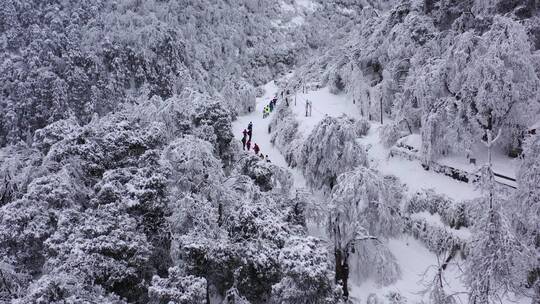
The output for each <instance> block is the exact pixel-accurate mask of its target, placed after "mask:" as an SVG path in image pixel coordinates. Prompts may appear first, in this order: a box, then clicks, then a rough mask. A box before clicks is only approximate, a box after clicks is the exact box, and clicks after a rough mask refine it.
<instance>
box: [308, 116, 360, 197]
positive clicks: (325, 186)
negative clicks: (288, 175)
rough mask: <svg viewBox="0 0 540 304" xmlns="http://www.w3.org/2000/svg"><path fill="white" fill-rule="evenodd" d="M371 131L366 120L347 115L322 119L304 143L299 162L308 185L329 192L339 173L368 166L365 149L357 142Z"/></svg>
mask: <svg viewBox="0 0 540 304" xmlns="http://www.w3.org/2000/svg"><path fill="white" fill-rule="evenodd" d="M368 129H369V124H368V123H367V122H366V121H364V120H361V121H356V120H354V119H352V118H349V117H347V116H345V115H343V116H340V117H338V118H335V117H330V116H327V117H325V118H324V119H323V120H321V122H319V124H317V126H316V127H315V128H314V129H313V131H312V132H311V134H310V135H309V136H308V138H307V139H306V140H305V142H304V144H303V146H302V150H301V153H300V156H299V160H298V165H299V166H300V168H301V169H302V172H303V173H304V175H305V177H306V179H307V182H308V184H309V185H310V186H311V187H313V188H318V189H322V190H323V191H326V192H329V191H330V190H332V188H333V187H334V186H335V185H336V180H337V177H338V175H339V174H341V173H343V172H346V171H348V170H352V169H353V168H355V167H357V166H367V165H368V161H367V153H366V150H365V148H364V147H363V146H362V145H361V144H359V143H358V142H357V141H356V140H357V139H358V138H359V137H361V136H363V135H365V134H366V133H367V131H368Z"/></svg>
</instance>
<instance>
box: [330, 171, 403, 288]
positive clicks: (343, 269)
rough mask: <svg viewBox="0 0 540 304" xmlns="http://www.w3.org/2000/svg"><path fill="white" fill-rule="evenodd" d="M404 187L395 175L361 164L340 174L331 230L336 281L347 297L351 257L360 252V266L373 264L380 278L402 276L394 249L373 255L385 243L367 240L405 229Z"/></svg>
mask: <svg viewBox="0 0 540 304" xmlns="http://www.w3.org/2000/svg"><path fill="white" fill-rule="evenodd" d="M402 191H403V188H402V187H401V185H399V184H398V183H397V180H396V179H395V178H393V177H383V176H381V175H380V174H379V173H377V172H376V171H374V170H373V169H367V168H363V167H358V168H357V169H355V170H354V171H350V172H347V173H344V174H342V175H340V176H339V177H338V180H337V183H336V187H335V188H334V189H333V191H332V200H331V202H330V209H329V215H328V223H327V230H328V233H329V235H330V237H331V240H332V242H333V243H334V244H333V245H334V257H335V265H336V281H338V282H340V284H341V285H342V286H343V292H344V296H345V297H347V296H348V286H347V284H348V283H347V281H348V278H349V269H350V264H351V263H352V261H351V258H352V257H353V256H355V255H357V253H359V254H358V255H357V258H359V259H360V260H359V267H368V266H365V265H369V264H371V265H370V266H369V267H370V269H369V270H367V271H366V274H368V275H369V274H374V275H375V276H376V277H377V281H379V282H381V283H384V284H388V283H391V282H393V281H395V280H396V279H397V278H398V277H399V275H400V272H399V268H398V267H397V265H396V261H395V259H394V258H393V256H392V254H391V253H389V252H386V253H382V254H381V255H380V259H376V258H375V259H374V258H373V254H376V253H381V252H383V251H384V250H382V249H381V248H380V247H379V246H384V245H382V243H380V244H379V243H377V244H365V243H367V242H382V240H384V239H385V238H387V237H390V236H394V235H396V234H397V233H399V232H401V229H402V223H401V217H400V210H399V206H400V203H401V201H402V199H403V197H402ZM362 247H363V248H362ZM362 258H363V259H362Z"/></svg>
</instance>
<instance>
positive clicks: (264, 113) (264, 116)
mask: <svg viewBox="0 0 540 304" xmlns="http://www.w3.org/2000/svg"><path fill="white" fill-rule="evenodd" d="M263 118H266V107H264V108H263Z"/></svg>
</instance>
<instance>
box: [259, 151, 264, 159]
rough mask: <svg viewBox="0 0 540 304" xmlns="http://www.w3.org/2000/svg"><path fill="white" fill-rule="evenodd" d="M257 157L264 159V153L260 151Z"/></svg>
mask: <svg viewBox="0 0 540 304" xmlns="http://www.w3.org/2000/svg"><path fill="white" fill-rule="evenodd" d="M259 157H260V158H261V159H263V160H264V154H262V152H261V155H259Z"/></svg>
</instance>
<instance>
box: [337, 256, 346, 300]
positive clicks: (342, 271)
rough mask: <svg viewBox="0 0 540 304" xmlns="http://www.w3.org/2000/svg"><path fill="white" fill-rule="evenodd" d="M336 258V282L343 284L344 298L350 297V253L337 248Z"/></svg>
mask: <svg viewBox="0 0 540 304" xmlns="http://www.w3.org/2000/svg"><path fill="white" fill-rule="evenodd" d="M334 255H335V259H336V284H341V286H342V288H343V298H345V299H348V298H349V289H348V281H349V262H348V254H347V253H346V252H343V250H341V249H338V248H336V249H335V251H334Z"/></svg>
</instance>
